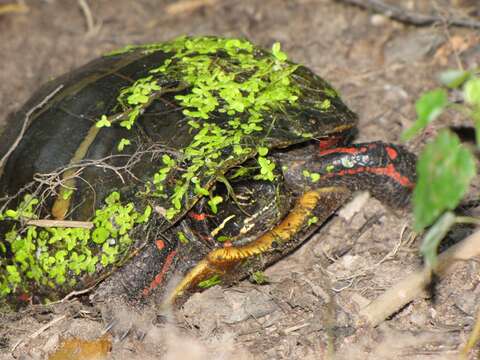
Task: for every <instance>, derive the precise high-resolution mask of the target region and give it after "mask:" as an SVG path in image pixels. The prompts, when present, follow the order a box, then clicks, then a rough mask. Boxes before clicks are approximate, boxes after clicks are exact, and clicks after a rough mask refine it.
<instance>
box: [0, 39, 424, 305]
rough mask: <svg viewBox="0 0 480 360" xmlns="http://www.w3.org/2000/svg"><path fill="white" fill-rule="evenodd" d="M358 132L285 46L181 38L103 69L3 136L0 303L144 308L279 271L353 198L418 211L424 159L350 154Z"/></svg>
mask: <svg viewBox="0 0 480 360" xmlns="http://www.w3.org/2000/svg"><path fill="white" fill-rule="evenodd" d="M356 123H357V117H356V115H355V114H354V113H353V112H351V111H350V110H349V109H348V108H347V107H346V106H345V104H344V103H343V102H342V101H341V99H340V97H339V96H338V94H337V92H336V91H335V90H334V89H333V88H332V87H331V86H330V85H329V84H328V83H327V82H325V81H324V80H323V79H321V78H320V77H318V76H317V75H315V74H314V73H313V72H312V71H310V70H309V69H307V68H306V67H304V66H301V65H298V64H295V63H293V62H290V61H288V60H287V57H286V55H285V53H283V52H282V51H281V49H280V46H279V44H277V43H276V44H274V45H273V47H272V49H271V51H266V50H263V49H261V48H258V47H256V46H254V45H252V44H251V43H250V42H248V41H246V40H241V39H224V38H217V37H182V38H178V39H175V40H173V41H170V42H165V43H159V44H150V45H141V46H130V47H127V48H125V49H122V50H120V51H118V52H115V53H111V54H108V55H106V56H104V57H102V58H100V59H97V60H94V61H92V62H90V63H89V64H87V65H85V66H83V67H81V68H79V69H77V70H74V71H72V72H70V73H68V74H66V75H64V76H62V77H60V78H58V79H56V80H54V81H52V82H50V83H48V84H47V85H45V86H44V87H42V88H41V89H40V90H39V91H38V92H37V93H36V94H35V95H34V96H33V97H32V99H31V100H29V101H28V102H27V104H26V105H25V107H24V108H23V109H22V110H21V111H19V112H18V113H17V114H16V115H15V116H13V117H12V119H11V120H10V121H9V122H8V126H7V127H6V130H5V131H4V134H3V139H2V142H1V144H2V145H1V146H2V147H3V148H2V149H0V150H1V151H0V154H6V155H8V156H3V158H4V159H5V160H6V162H5V164H4V166H3V169H2V176H1V179H0V189H1V193H2V194H3V197H2V199H1V203H0V205H1V208H0V212H1V220H2V222H1V225H0V234H1V236H2V238H3V239H2V241H1V242H0V296H1V297H2V298H3V299H6V300H7V301H9V302H17V301H18V300H19V299H22V300H30V301H33V302H38V301H41V300H45V299H48V300H53V299H56V298H59V297H61V296H64V295H65V294H67V293H69V292H70V291H73V290H78V289H83V288H86V287H89V286H93V285H96V284H97V283H99V282H102V280H104V281H103V282H102V283H101V285H100V286H99V288H98V289H97V290H96V294H97V295H98V294H100V295H101V296H104V295H106V296H109V295H111V294H128V296H129V297H132V298H143V297H145V296H147V295H149V294H150V293H151V292H153V291H159V292H160V293H161V292H163V293H164V292H165V288H166V284H167V281H168V280H169V279H171V278H172V274H174V273H175V272H177V273H180V274H181V275H182V280H181V281H179V282H178V283H177V284H176V286H175V287H174V290H173V291H172V293H170V294H168V296H169V299H170V300H173V299H174V298H177V297H179V296H181V295H183V294H187V293H188V292H190V291H193V290H195V289H198V288H202V287H208V286H211V285H212V284H215V283H218V282H232V281H235V280H238V279H240V278H242V277H245V276H246V275H248V274H249V273H250V272H252V271H254V270H255V269H261V268H264V267H265V266H267V265H268V264H271V263H272V262H274V261H276V260H278V259H280V258H281V257H282V256H284V255H285V254H287V253H288V252H290V251H291V250H292V249H294V248H296V247H297V246H298V245H300V244H301V243H302V242H303V241H304V240H305V239H306V238H308V236H310V235H311V234H312V233H313V232H314V231H315V230H316V229H317V228H318V227H319V226H320V225H321V224H322V223H323V222H324V221H325V220H326V219H327V218H328V217H329V216H330V215H331V214H332V213H333V212H334V211H335V210H336V209H337V208H338V207H339V206H341V205H342V204H343V203H344V202H345V201H346V200H347V199H348V197H349V196H350V195H351V192H352V191H353V190H357V189H366V190H370V191H371V192H372V194H373V195H374V196H376V197H378V198H380V199H381V200H383V201H386V202H387V203H389V204H392V205H404V204H406V203H407V201H408V197H409V194H410V191H411V189H412V187H413V186H414V180H415V170H414V168H415V165H414V164H415V158H414V156H413V155H412V154H410V153H409V152H407V151H406V150H404V149H403V148H402V147H399V146H396V145H392V144H385V143H381V142H373V143H366V144H355V145H347V144H348V143H349V141H350V140H351V138H352V136H353V135H354V132H355V128H356ZM12 150H13V151H12ZM169 288H171V287H169Z"/></svg>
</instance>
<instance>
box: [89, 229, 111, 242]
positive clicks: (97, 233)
mask: <svg viewBox="0 0 480 360" xmlns="http://www.w3.org/2000/svg"><path fill="white" fill-rule="evenodd" d="M109 235H110V232H109V231H108V230H107V229H105V228H97V229H95V230H94V231H93V233H92V240H93V242H94V243H96V244H103V243H104V242H105V240H107V238H108V236H109Z"/></svg>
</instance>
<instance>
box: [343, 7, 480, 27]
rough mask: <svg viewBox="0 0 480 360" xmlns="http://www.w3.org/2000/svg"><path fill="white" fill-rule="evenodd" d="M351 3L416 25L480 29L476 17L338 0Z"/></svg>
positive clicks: (479, 23)
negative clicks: (443, 25) (431, 13)
mask: <svg viewBox="0 0 480 360" xmlns="http://www.w3.org/2000/svg"><path fill="white" fill-rule="evenodd" d="M337 1H339V2H343V3H346V4H350V5H355V6H358V7H361V8H363V9H367V10H372V11H375V12H378V13H381V14H384V15H385V16H388V17H389V18H391V19H393V20H397V21H400V22H403V23H406V24H412V25H416V26H428V25H432V24H435V23H447V24H448V25H452V26H458V27H468V28H473V29H480V22H479V21H477V20H475V19H470V18H463V19H458V18H454V17H442V16H439V15H426V14H419V13H416V12H413V11H409V10H406V9H403V8H401V7H398V6H395V5H391V4H386V3H384V2H383V1H381V0H337Z"/></svg>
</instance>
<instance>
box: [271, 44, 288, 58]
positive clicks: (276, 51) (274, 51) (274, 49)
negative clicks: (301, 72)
mask: <svg viewBox="0 0 480 360" xmlns="http://www.w3.org/2000/svg"><path fill="white" fill-rule="evenodd" d="M272 54H273V56H275V58H276V59H277V60H279V61H285V60H287V54H285V53H284V52H283V51H281V50H280V43H279V42H276V43H274V44H273V46H272Z"/></svg>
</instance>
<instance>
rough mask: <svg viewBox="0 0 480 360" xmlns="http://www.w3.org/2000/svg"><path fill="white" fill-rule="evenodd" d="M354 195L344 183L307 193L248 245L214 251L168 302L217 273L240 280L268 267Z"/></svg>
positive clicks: (169, 297)
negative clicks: (282, 216) (270, 227)
mask: <svg viewBox="0 0 480 360" xmlns="http://www.w3.org/2000/svg"><path fill="white" fill-rule="evenodd" d="M350 194H351V193H350V191H349V190H348V189H347V188H345V187H341V186H334V187H322V188H318V189H314V190H309V191H306V192H304V193H303V194H302V195H301V196H299V197H298V199H297V201H296V203H295V205H294V207H293V208H292V210H291V211H290V213H289V214H288V215H287V216H286V217H285V218H284V219H283V220H282V221H281V222H280V223H279V224H278V225H277V226H275V227H274V228H273V229H271V230H269V231H267V232H266V233H264V234H263V235H261V236H260V237H258V238H257V239H255V240H253V241H252V242H250V243H248V244H246V245H243V246H233V245H232V244H231V243H225V244H224V247H223V248H218V249H215V250H212V251H210V252H209V253H208V254H207V255H206V256H205V258H204V259H203V260H201V261H200V262H199V263H197V265H196V266H194V267H193V268H192V269H191V270H190V271H189V272H188V273H187V274H186V275H185V277H184V278H183V279H182V280H181V281H180V282H179V283H178V285H177V286H176V287H175V288H174V290H173V291H172V292H171V293H170V294H169V296H168V297H167V299H166V303H167V304H168V303H170V304H171V303H174V302H175V301H176V300H177V299H179V298H181V297H183V296H184V295H185V294H186V293H187V292H189V291H194V290H195V288H196V287H197V286H198V284H199V283H201V282H202V281H205V280H207V279H209V278H211V277H213V276H220V277H222V278H228V279H229V280H239V279H241V278H244V277H245V276H247V275H248V273H249V272H250V271H252V270H253V269H256V268H257V269H258V268H264V267H265V266H267V265H269V264H271V263H273V262H275V261H277V260H278V259H280V258H281V257H282V256H284V255H285V254H286V253H288V252H290V251H292V250H293V249H295V248H296V247H297V246H298V245H300V244H301V243H302V242H303V241H304V240H305V239H306V238H308V237H309V236H310V235H311V234H312V233H313V232H314V231H315V230H316V229H317V228H318V227H319V226H320V225H321V224H322V223H323V222H324V221H325V220H327V218H328V217H330V216H331V215H332V214H333V212H334V211H335V210H337V209H338V208H339V207H340V206H341V205H342V204H343V203H344V201H345V200H346V199H347V198H348V197H349V196H350Z"/></svg>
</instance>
